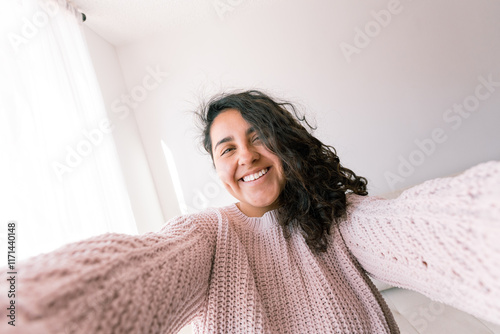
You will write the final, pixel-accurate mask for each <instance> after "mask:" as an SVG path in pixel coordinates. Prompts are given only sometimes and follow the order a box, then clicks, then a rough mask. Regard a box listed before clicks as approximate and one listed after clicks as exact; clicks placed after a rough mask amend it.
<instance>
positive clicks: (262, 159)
mask: <svg viewBox="0 0 500 334" xmlns="http://www.w3.org/2000/svg"><path fill="white" fill-rule="evenodd" d="M210 139H211V142H212V156H213V161H214V165H215V169H216V170H217V174H218V175H219V178H220V179H221V181H222V183H223V184H224V187H225V188H226V189H227V190H228V191H229V193H230V194H231V195H233V196H234V197H235V198H237V199H238V200H239V201H240V203H239V204H238V207H239V209H240V210H241V211H242V212H243V213H244V214H246V215H247V216H249V217H261V216H262V215H263V214H264V213H266V212H267V211H269V210H273V209H276V208H277V205H278V204H277V200H278V197H279V195H280V193H281V191H282V190H283V187H284V185H285V177H284V175H283V167H282V164H281V161H280V159H279V158H278V156H277V155H275V154H274V153H272V152H271V151H269V150H268V149H267V148H266V146H265V145H264V144H263V143H262V142H261V140H260V139H259V137H258V134H257V132H256V131H255V129H254V128H252V126H251V125H250V124H249V123H248V122H247V121H245V119H244V118H243V117H242V116H241V114H240V112H239V111H238V110H236V109H228V110H225V111H223V112H221V113H220V114H219V115H217V117H216V118H215V119H214V121H213V123H212V126H211V128H210Z"/></svg>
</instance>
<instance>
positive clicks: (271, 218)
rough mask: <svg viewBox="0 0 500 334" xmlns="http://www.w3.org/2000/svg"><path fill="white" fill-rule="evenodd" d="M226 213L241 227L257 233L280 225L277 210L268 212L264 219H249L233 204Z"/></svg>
mask: <svg viewBox="0 0 500 334" xmlns="http://www.w3.org/2000/svg"><path fill="white" fill-rule="evenodd" d="M224 211H225V212H226V213H227V214H228V215H229V216H230V217H231V218H232V219H234V221H235V222H237V223H238V224H239V225H240V226H242V227H244V228H246V229H249V230H253V231H256V232H257V231H266V230H268V229H270V228H272V227H273V226H277V225H278V220H277V210H271V211H268V212H266V213H265V214H264V215H263V216H262V217H248V216H247V215H245V214H244V213H243V212H241V211H240V209H238V207H237V206H236V203H233V204H231V205H229V206H226V207H225V208H224Z"/></svg>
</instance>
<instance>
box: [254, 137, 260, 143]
mask: <svg viewBox="0 0 500 334" xmlns="http://www.w3.org/2000/svg"><path fill="white" fill-rule="evenodd" d="M259 140H260V138H259V137H258V136H255V137H253V139H252V143H255V142H256V141H259Z"/></svg>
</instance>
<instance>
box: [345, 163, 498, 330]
mask: <svg viewBox="0 0 500 334" xmlns="http://www.w3.org/2000/svg"><path fill="white" fill-rule="evenodd" d="M349 204H350V206H348V214H347V218H346V219H345V220H344V221H342V222H341V224H340V231H341V234H342V237H343V239H344V241H345V243H346V245H347V247H348V248H349V250H350V251H351V253H352V254H353V255H354V256H355V258H356V259H357V260H358V262H359V263H360V264H361V266H362V267H363V268H364V269H365V270H366V271H367V272H368V273H369V274H371V275H372V276H373V277H375V278H377V279H379V280H382V281H385V282H387V283H390V284H392V285H394V286H398V287H403V288H408V289H412V290H415V291H418V292H420V293H422V294H424V295H426V296H428V297H429V298H431V299H433V300H437V301H440V302H444V303H447V304H449V305H452V306H454V307H456V308H458V309H461V310H463V311H465V312H468V313H470V314H473V315H475V316H477V317H480V318H483V319H485V320H488V321H491V322H494V323H498V324H500V162H488V163H483V164H480V165H477V166H475V167H473V168H471V169H469V170H467V171H466V172H464V173H462V174H460V175H458V176H455V177H451V178H441V179H435V180H430V181H427V182H425V183H423V184H421V185H418V186H415V187H413V188H410V189H408V190H406V191H405V192H403V193H402V194H401V195H400V196H399V197H398V198H396V199H393V200H386V199H382V198H376V197H363V196H357V195H350V196H349Z"/></svg>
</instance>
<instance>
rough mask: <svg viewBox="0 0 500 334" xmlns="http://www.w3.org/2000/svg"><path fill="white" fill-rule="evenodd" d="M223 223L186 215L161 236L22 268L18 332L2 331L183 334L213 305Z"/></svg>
mask: <svg viewBox="0 0 500 334" xmlns="http://www.w3.org/2000/svg"><path fill="white" fill-rule="evenodd" d="M216 219H217V218H216V216H215V215H214V214H211V213H202V214H196V215H188V216H181V217H178V218H175V219H172V220H171V221H169V222H168V223H166V224H165V225H164V226H163V227H162V228H161V230H159V231H158V232H154V233H153V232H151V233H146V234H143V235H139V236H131V235H124V234H116V233H115V234H104V235H101V236H97V237H93V238H90V239H87V240H84V241H80V242H76V243H72V244H68V245H66V246H63V247H62V248H60V249H58V250H56V251H54V252H51V253H47V254H43V255H40V256H37V257H34V258H31V259H29V260H27V261H25V262H21V263H19V264H18V266H17V271H18V277H19V282H18V283H19V285H18V287H17V294H16V310H17V319H16V323H15V325H16V326H15V328H12V326H4V325H5V324H4V323H2V324H1V325H2V326H0V327H1V328H2V330H1V331H0V332H2V333H5V331H4V330H3V328H5V327H10V328H11V330H12V333H39V334H41V333H51V334H53V333H174V332H176V331H179V330H180V329H181V328H182V327H183V326H184V325H185V324H187V323H188V322H189V321H191V320H192V319H193V318H194V317H195V316H196V314H197V312H199V311H200V308H201V307H203V305H204V304H205V302H206V296H207V291H208V286H209V277H210V272H211V266H212V262H213V256H214V252H215V240H216V231H217V221H216ZM3 284H5V283H3ZM2 291H6V290H5V286H4V285H2ZM0 300H1V299H0ZM2 305H5V304H4V303H3V302H2ZM4 322H6V321H4ZM6 332H7V333H10V332H9V331H8V330H6Z"/></svg>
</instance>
